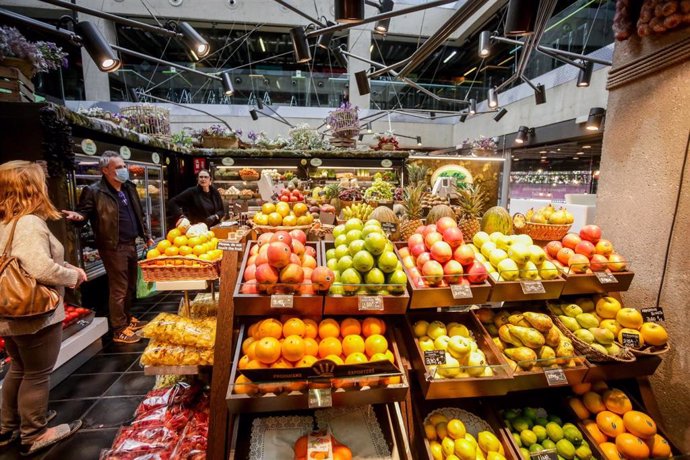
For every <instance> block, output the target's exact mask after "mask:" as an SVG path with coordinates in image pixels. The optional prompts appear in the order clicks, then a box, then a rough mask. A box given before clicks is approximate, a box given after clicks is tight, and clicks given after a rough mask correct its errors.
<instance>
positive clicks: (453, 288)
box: [450, 284, 472, 300]
mask: <svg viewBox="0 0 690 460" xmlns="http://www.w3.org/2000/svg"><path fill="white" fill-rule="evenodd" d="M450 292H451V294H453V298H454V299H456V300H457V299H471V298H472V288H471V287H470V285H469V284H451V285H450Z"/></svg>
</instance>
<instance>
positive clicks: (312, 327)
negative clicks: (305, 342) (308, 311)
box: [302, 319, 319, 339]
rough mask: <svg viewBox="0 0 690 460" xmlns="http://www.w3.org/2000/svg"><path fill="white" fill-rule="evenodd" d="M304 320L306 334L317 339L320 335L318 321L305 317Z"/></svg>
mask: <svg viewBox="0 0 690 460" xmlns="http://www.w3.org/2000/svg"><path fill="white" fill-rule="evenodd" d="M302 322H303V323H304V336H305V337H309V338H311V339H315V338H316V337H317V336H318V335H319V326H318V324H316V321H314V320H313V319H305V320H303V321H302Z"/></svg>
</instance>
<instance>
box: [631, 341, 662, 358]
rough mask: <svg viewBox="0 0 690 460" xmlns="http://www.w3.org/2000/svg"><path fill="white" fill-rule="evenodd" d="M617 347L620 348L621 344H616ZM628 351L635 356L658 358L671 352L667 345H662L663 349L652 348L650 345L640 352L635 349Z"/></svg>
mask: <svg viewBox="0 0 690 460" xmlns="http://www.w3.org/2000/svg"><path fill="white" fill-rule="evenodd" d="M618 346H622V345H621V344H618ZM630 351H632V352H633V354H634V355H635V356H642V357H646V356H659V355H663V354H666V353H668V352H669V351H671V345H669V344H668V343H667V344H666V345H664V346H663V347H654V346H651V345H646V346H644V347H643V348H642V349H640V350H636V349H635V348H631V349H630Z"/></svg>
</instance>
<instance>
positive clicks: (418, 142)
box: [417, 136, 422, 147]
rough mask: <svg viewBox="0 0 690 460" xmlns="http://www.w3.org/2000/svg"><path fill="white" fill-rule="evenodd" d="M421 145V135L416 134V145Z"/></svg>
mask: <svg viewBox="0 0 690 460" xmlns="http://www.w3.org/2000/svg"><path fill="white" fill-rule="evenodd" d="M421 146H422V136H417V147H421Z"/></svg>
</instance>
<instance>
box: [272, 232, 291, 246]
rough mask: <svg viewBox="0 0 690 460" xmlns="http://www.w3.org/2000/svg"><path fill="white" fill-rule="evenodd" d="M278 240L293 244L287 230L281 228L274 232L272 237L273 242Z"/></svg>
mask: <svg viewBox="0 0 690 460" xmlns="http://www.w3.org/2000/svg"><path fill="white" fill-rule="evenodd" d="M276 242H280V243H285V244H287V245H288V246H290V244H292V237H291V236H290V234H289V233H288V232H286V231H285V230H279V231H277V232H275V233H274V234H273V236H272V237H271V243H276Z"/></svg>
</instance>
